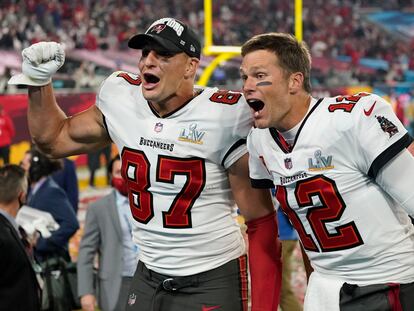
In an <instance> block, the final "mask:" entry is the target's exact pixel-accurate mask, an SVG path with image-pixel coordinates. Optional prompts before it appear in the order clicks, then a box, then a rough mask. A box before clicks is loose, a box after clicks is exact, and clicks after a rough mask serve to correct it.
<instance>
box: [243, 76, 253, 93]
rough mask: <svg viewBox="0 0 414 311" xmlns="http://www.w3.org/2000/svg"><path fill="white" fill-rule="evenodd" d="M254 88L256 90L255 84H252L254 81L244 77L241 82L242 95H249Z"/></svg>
mask: <svg viewBox="0 0 414 311" xmlns="http://www.w3.org/2000/svg"><path fill="white" fill-rule="evenodd" d="M255 88H256V83H255V82H254V79H252V78H249V77H246V78H245V79H244V80H243V87H242V90H243V93H244V94H249V93H251V92H253V91H254V90H255Z"/></svg>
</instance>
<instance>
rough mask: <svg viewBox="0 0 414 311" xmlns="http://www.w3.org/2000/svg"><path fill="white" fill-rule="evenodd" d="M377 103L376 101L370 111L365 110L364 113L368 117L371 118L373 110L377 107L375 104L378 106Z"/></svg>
mask: <svg viewBox="0 0 414 311" xmlns="http://www.w3.org/2000/svg"><path fill="white" fill-rule="evenodd" d="M376 103H377V102H376V101H375V102H374V104H373V105H372V106H371V108H369V109H368V110H365V109H364V113H365V115H366V116H367V117H369V116H370V115H371V113H372V110H374V107H375V104H376Z"/></svg>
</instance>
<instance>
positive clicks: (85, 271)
mask: <svg viewBox="0 0 414 311" xmlns="http://www.w3.org/2000/svg"><path fill="white" fill-rule="evenodd" d="M108 172H109V173H110V179H111V185H112V186H113V188H114V189H113V191H111V193H109V194H108V195H107V196H105V197H103V198H102V199H100V200H98V201H97V202H95V203H93V204H91V205H90V206H89V208H88V211H87V215H86V221H85V229H84V234H83V237H82V240H81V243H80V247H79V256H78V294H79V296H80V297H81V304H82V308H83V310H86V311H90V310H94V308H95V304H96V298H98V305H99V306H100V308H101V309H102V310H103V311H119V310H125V306H126V302H127V295H128V289H129V285H130V281H131V279H132V276H133V274H134V272H135V269H136V266H137V262H138V258H137V257H138V256H137V255H138V254H137V246H136V245H135V244H134V243H133V241H132V234H131V229H132V228H131V223H130V222H131V221H132V216H131V212H130V210H129V204H128V199H127V197H126V194H127V187H126V184H125V182H124V181H123V179H122V177H121V161H120V159H119V156H116V157H115V158H113V159H112V160H111V161H110V163H109V165H108ZM96 254H98V256H99V272H98V281H99V295H98V297H97V290H96V286H94V282H93V263H94V257H95V255H96Z"/></svg>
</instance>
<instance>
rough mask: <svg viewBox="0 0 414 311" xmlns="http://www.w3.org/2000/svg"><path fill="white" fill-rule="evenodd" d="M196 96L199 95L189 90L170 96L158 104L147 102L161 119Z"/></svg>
mask: <svg viewBox="0 0 414 311" xmlns="http://www.w3.org/2000/svg"><path fill="white" fill-rule="evenodd" d="M198 94H200V93H199V92H198V91H196V90H193V88H191V89H186V90H183V91H178V92H176V93H174V94H171V95H170V96H168V97H167V98H165V99H164V100H162V101H160V102H152V101H149V103H150V104H151V106H152V107H153V108H154V109H155V110H156V111H157V113H158V114H159V115H160V116H161V117H163V116H165V115H167V114H170V113H171V112H174V111H176V110H178V109H180V108H181V107H182V106H184V105H186V104H187V103H188V102H189V101H190V100H192V99H193V98H194V97H196V96H197V95H198Z"/></svg>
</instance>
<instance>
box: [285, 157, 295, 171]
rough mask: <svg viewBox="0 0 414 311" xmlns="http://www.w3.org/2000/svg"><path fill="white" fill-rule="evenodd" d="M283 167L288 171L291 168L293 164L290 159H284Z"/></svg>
mask: <svg viewBox="0 0 414 311" xmlns="http://www.w3.org/2000/svg"><path fill="white" fill-rule="evenodd" d="M285 167H286V168H287V169H288V170H290V169H291V168H292V167H293V164H292V158H286V159H285Z"/></svg>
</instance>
